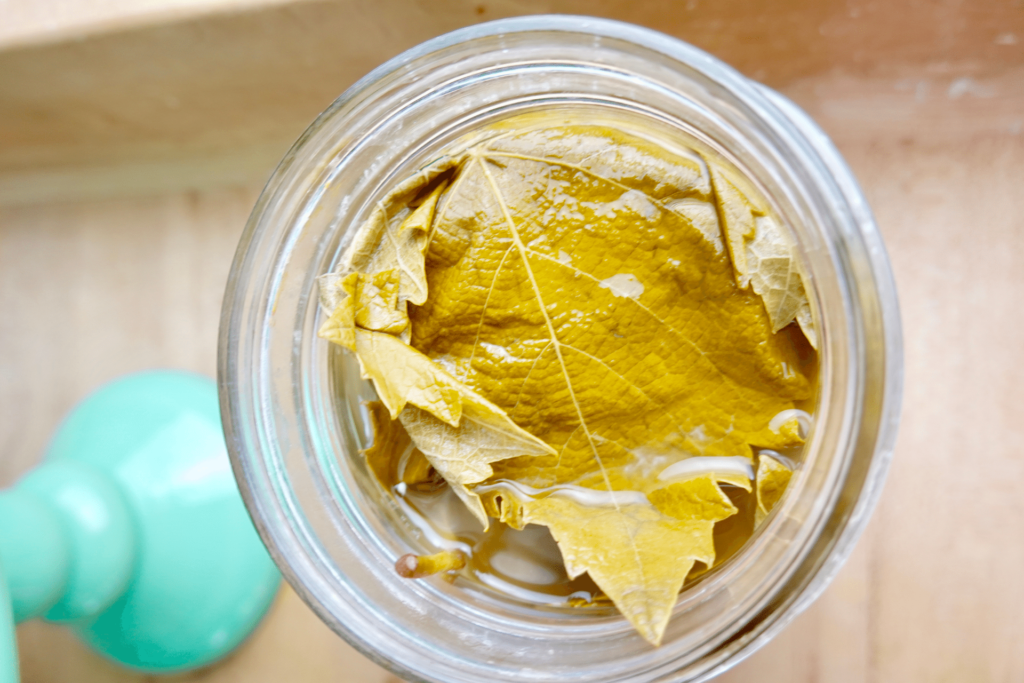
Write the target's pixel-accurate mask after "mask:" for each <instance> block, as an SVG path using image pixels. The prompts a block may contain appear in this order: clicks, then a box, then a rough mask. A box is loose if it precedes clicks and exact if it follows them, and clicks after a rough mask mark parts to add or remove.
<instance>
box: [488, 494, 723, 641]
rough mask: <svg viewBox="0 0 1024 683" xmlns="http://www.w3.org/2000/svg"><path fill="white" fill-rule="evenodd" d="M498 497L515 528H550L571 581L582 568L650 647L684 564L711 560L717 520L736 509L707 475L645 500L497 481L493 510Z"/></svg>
mask: <svg viewBox="0 0 1024 683" xmlns="http://www.w3.org/2000/svg"><path fill="white" fill-rule="evenodd" d="M496 496H500V497H501V499H502V504H501V505H500V506H497V507H498V509H497V511H496V516H500V518H501V519H502V521H505V522H506V523H509V524H511V525H512V526H516V527H518V528H522V527H523V526H524V525H526V524H542V525H544V526H546V527H548V528H549V529H550V530H551V535H552V536H553V537H554V539H555V540H556V541H557V542H558V547H559V549H560V550H561V552H562V559H563V561H564V562H565V568H566V572H567V573H568V575H569V578H576V577H578V576H580V575H581V574H583V573H584V572H587V573H588V574H589V575H590V577H591V578H592V579H593V580H594V581H595V582H596V583H597V585H598V586H600V587H601V590H602V591H604V593H605V594H606V595H607V596H608V597H609V598H610V599H611V600H612V602H613V603H614V604H615V606H616V607H617V608H618V610H619V611H620V612H621V613H622V614H623V616H625V617H626V618H627V619H628V620H629V621H630V623H632V624H633V626H634V627H636V629H637V631H638V632H639V633H640V635H641V636H643V637H644V638H645V639H646V640H648V641H649V642H650V643H652V644H654V645H657V644H658V643H659V642H660V641H661V637H662V635H663V634H664V632H665V626H666V625H667V624H668V620H669V617H670V616H671V614H672V607H673V606H674V605H675V603H676V596H677V595H678V594H679V590H680V589H681V588H682V585H683V580H684V579H685V578H686V575H687V574H688V573H689V572H690V569H691V568H692V567H693V565H694V564H695V563H696V562H703V563H704V564H706V565H708V566H710V565H711V564H712V563H713V562H714V560H715V548H714V542H713V540H712V531H713V529H714V525H715V522H718V521H721V520H723V519H726V518H727V517H729V516H730V515H733V514H735V513H736V507H735V506H734V505H733V504H732V502H731V501H730V500H729V498H728V497H727V496H726V495H725V494H724V493H722V491H721V489H720V488H719V487H718V484H717V483H716V481H715V478H714V476H713V475H705V476H699V477H695V478H693V479H690V480H688V481H685V482H677V483H673V484H670V485H669V486H667V487H664V488H662V489H658V490H656V491H654V492H652V493H651V494H650V495H649V496H647V497H645V496H643V495H642V494H638V493H636V492H612V493H608V492H599V491H587V490H585V489H575V488H565V489H555V490H554V491H552V492H549V493H548V495H542V496H538V497H532V496H524V495H522V494H521V493H519V494H516V493H515V488H514V487H508V486H507V485H505V486H503V485H501V484H497V485H495V487H493V488H492V489H491V491H489V493H488V494H486V495H485V496H484V499H485V502H487V503H488V507H489V508H491V509H492V510H493V509H494V507H495V506H494V502H493V501H494V499H495V497H496ZM652 503H653V504H652ZM637 576H642V577H643V579H642V580H640V581H638V580H637Z"/></svg>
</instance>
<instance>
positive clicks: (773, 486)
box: [754, 453, 793, 526]
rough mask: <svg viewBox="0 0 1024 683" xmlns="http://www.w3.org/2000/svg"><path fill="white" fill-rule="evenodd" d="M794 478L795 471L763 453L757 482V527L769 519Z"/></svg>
mask: <svg viewBox="0 0 1024 683" xmlns="http://www.w3.org/2000/svg"><path fill="white" fill-rule="evenodd" d="M792 478H793V470H791V469H790V468H789V466H788V465H786V464H785V463H784V462H782V461H781V460H779V459H777V458H774V457H772V456H771V455H768V454H767V453H761V454H760V455H759V456H758V464H757V481H756V484H755V488H756V490H757V511H756V513H755V521H754V523H755V524H756V525H757V526H760V525H761V522H763V521H764V520H765V518H766V517H768V514H769V513H770V512H771V511H772V510H773V509H774V508H775V505H776V503H778V502H779V499H780V498H782V494H783V493H785V492H786V487H787V486H789V480H790V479H792Z"/></svg>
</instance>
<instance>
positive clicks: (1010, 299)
mask: <svg viewBox="0 0 1024 683" xmlns="http://www.w3.org/2000/svg"><path fill="white" fill-rule="evenodd" d="M550 12H555V13H567V14H593V15H599V16H605V17H611V18H616V19H621V20H626V21H631V22H634V23H638V24H642V25H645V26H649V27H651V28H655V29H657V30H660V31H664V32H666V33H669V34H671V35H674V36H677V37H679V38H682V39H683V40H686V41H688V42H691V43H693V44H695V45H697V46H698V47H701V48H703V49H705V50H708V51H709V52H711V53H713V54H714V55H716V56H718V57H720V58H721V59H723V60H725V61H726V62H728V63H730V64H732V65H733V66H735V67H736V68H737V69H739V70H740V71H742V72H743V73H745V74H746V75H748V76H751V77H753V78H755V79H757V80H759V81H762V82H764V83H766V84H768V85H769V86H771V87H773V88H776V89H778V90H779V91H781V92H782V93H784V94H785V95H787V96H789V97H790V98H792V99H793V100H794V101H795V102H797V103H798V104H799V105H800V106H802V107H804V108H805V109H806V110H807V111H808V112H809V113H810V114H811V115H812V116H813V117H814V118H815V119H816V120H817V121H818V122H819V123H820V124H821V125H822V126H823V127H824V128H825V130H826V131H827V132H828V133H829V134H830V135H831V136H832V138H833V140H834V141H835V143H836V144H837V146H838V147H839V149H840V150H841V152H842V153H843V154H844V155H845V157H846V159H847V160H848V161H849V163H850V164H851V166H852V167H853V169H854V171H855V173H856V174H857V176H858V177H859V179H860V181H861V183H862V184H863V186H864V189H865V191H866V194H867V196H868V198H869V200H870V202H871V204H872V207H873V209H874V211H875V213H876V216H877V219H878V222H879V225H880V228H881V231H882V233H883V235H884V238H885V240H886V243H887V245H888V248H889V251H890V256H891V258H892V261H893V266H894V269H895V273H896V280H897V284H898V288H899V295H900V300H901V305H902V311H903V322H904V332H905V354H906V391H905V398H904V411H903V421H902V426H901V429H900V436H899V440H898V446H897V452H896V458H895V461H894V464H893V468H892V471H891V474H890V477H889V481H888V484H887V486H886V490H885V493H884V495H883V498H882V501H881V504H880V506H879V508H878V510H877V512H876V514H875V516H874V518H873V520H872V522H871V523H870V525H869V527H868V531H867V533H866V534H865V536H864V537H863V539H862V540H861V542H860V544H859V545H858V547H857V550H856V551H855V553H854V555H853V557H852V559H851V560H850V562H849V563H848V565H847V566H846V567H845V568H844V569H843V570H842V571H841V572H840V573H839V575H838V576H837V577H836V579H835V581H834V583H833V584H832V586H831V587H830V588H829V589H828V590H827V592H826V593H825V594H824V595H823V596H822V598H821V599H819V600H818V601H817V603H815V604H814V605H813V606H812V607H811V608H810V609H809V610H808V611H807V612H806V613H804V614H803V615H802V616H800V617H799V618H797V619H796V620H795V621H794V622H793V623H792V624H791V625H790V627H789V628H788V629H787V630H786V631H785V632H784V633H783V634H782V635H781V636H779V637H778V638H777V639H776V640H774V641H773V642H772V643H770V644H769V645H768V646H767V647H765V648H764V649H763V650H761V651H760V652H758V653H757V654H755V655H754V656H753V657H751V658H750V659H749V660H747V661H746V662H744V663H742V664H740V665H739V666H737V667H736V668H735V669H734V670H732V671H731V672H729V673H727V674H726V675H724V676H722V677H721V678H720V679H719V680H721V681H723V683H724V682H728V683H740V682H743V683H748V682H749V683H753V682H755V681H756V682H757V683H776V682H779V683H803V682H806V683H812V682H816V681H827V682H829V683H868V682H870V683H877V682H883V681H884V682H890V681H891V682H894V683H895V682H904V681H928V682H931V681H935V682H947V681H948V682H951V683H965V682H970V683H973V682H989V681H992V682H1004V681H1005V682H1011V681H1013V682H1015V681H1021V680H1024V637H1022V636H1024V581H1021V567H1022V566H1024V455H1022V451H1021V449H1022V447H1024V315H1022V313H1021V302H1022V301H1024V267H1022V266H1024V218H1022V216H1024V2H1021V1H1020V0H973V1H972V0H775V1H773V2H758V1H756V0H648V1H644V0H589V1H583V0H577V1H571V0H565V1H558V0H525V1H520V0H474V1H470V0H430V1H427V0H373V1H372V2H369V1H364V0H340V1H332V2H314V1H306V0H78V1H76V0H0V487H3V486H7V485H10V484H11V483H12V482H13V481H14V480H15V479H16V478H17V477H18V476H19V475H20V474H21V473H22V472H24V471H26V470H27V469H28V468H30V467H31V466H32V465H33V464H34V463H35V462H37V461H38V459H39V458H40V456H41V454H42V452H43V450H44V448H45V445H46V442H47V440H48V438H49V436H50V434H51V433H52V432H53V430H54V428H55V427H56V424H57V422H58V420H59V419H60V417H61V416H62V415H63V414H64V413H65V412H66V411H67V410H69V409H70V408H71V407H72V405H73V404H74V403H75V402H76V401H77V400H79V399H80V398H81V397H82V396H84V395H85V394H86V393H87V392H88V391H90V390H92V389H94V388H95V387H97V386H98V385H99V384H100V383H102V382H105V381H107V380H109V379H112V378H114V377H116V376H118V375H120V374H122V373H126V372H131V371H135V370H141V369H147V368H153V367H170V368H184V369H190V370H196V371H200V372H203V373H206V374H208V375H211V376H212V375H213V374H214V372H215V363H216V336H217V326H218V320H219V314H220V303H221V296H222V294H223V290H224V284H225V279H226V276H227V272H228V268H229V266H230V262H231V258H232V256H233V253H234V249H235V244H236V242H237V240H238V237H239V235H240V233H241V230H242V228H243V225H244V223H245V220H246V217H247V216H248V213H249V211H250V209H251V207H252V205H253V203H254V202H255V199H256V197H257V195H258V193H259V190H260V187H261V185H262V183H263V182H264V181H265V179H266V178H267V176H268V174H269V173H270V171H271V170H272V168H273V167H274V165H275V163H276V162H277V160H278V159H279V158H280V157H281V156H282V155H283V153H284V152H285V151H286V149H287V148H288V146H289V145H290V144H291V143H292V142H293V141H294V139H295V138H296V137H297V136H298V135H299V134H300V133H301V132H302V131H303V129H304V128H305V127H306V126H307V125H308V124H309V123H310V122H311V121H312V120H313V118H314V117H315V116H316V115H317V114H318V113H319V112H320V111H321V110H323V109H324V108H325V107H326V106H327V105H328V104H330V102H331V101H332V100H333V99H334V98H335V97H337V96H338V95H339V94H340V93H341V92H342V91H343V90H344V89H345V88H346V87H348V86H349V85H350V84H351V83H353V82H354V81H355V80H356V79H357V78H359V77H360V76H362V75H363V74H365V73H366V72H367V71H369V70H370V69H372V68H373V67H375V66H377V65H378V64H380V63H381V62H383V61H384V60H386V59H388V58H390V57H392V56H394V55H395V54H397V53H399V52H401V51H402V50H404V49H406V48H409V47H411V46H413V45H415V44H417V43H419V42H421V41H423V40H425V39H428V38H431V37H433V36H435V35H438V34H440V33H443V32H446V31H449V30H452V29H455V28H458V27H461V26H466V25H469V24H472V23H476V22H480V21H487V20H491V19H497V18H500V17H507V16H514V15H522V14H531V13H550ZM18 640H19V646H20V655H21V666H22V678H23V681H25V683H58V682H66V681H75V682H76V683H92V682H98V681H114V682H118V683H120V682H122V681H123V682H128V681H141V680H149V678H147V677H145V676H142V675H139V674H133V673H127V672H125V671H122V670H120V669H118V668H116V667H115V666H113V665H111V664H108V663H106V662H105V661H103V660H100V659H99V658H98V657H97V656H96V655H93V654H92V653H91V652H89V651H88V650H86V649H85V648H84V646H82V645H80V644H79V643H78V642H77V641H75V640H74V638H73V637H72V636H71V635H70V634H69V633H67V632H66V631H64V630H63V629H62V628H60V627H57V626H52V625H48V624H45V623H41V622H31V623H27V624H24V625H22V626H21V627H20V628H19V630H18ZM173 680H188V681H204V682H205V681H208V682H211V683H212V682H218V683H221V682H224V683H226V682H228V681H243V680H244V681H251V682H254V683H261V682H263V681H281V680H287V681H296V682H299V683H306V682H308V683H319V682H321V681H324V682H326V681H332V682H336V681H343V682H348V681H353V682H360V683H363V682H365V683H385V682H388V683H394V682H396V681H397V680H398V679H396V678H394V677H393V676H391V675H390V674H388V673H387V672H385V671H383V670H382V669H379V668H378V667H376V666H375V665H374V664H372V663H371V662H369V661H367V660H364V659H363V658H362V657H361V656H360V655H359V654H357V653H356V652H354V651H353V650H352V649H351V648H349V647H348V646H347V645H346V644H345V643H344V642H343V641H342V640H341V639H340V638H338V637H336V636H335V635H334V634H333V633H331V632H330V631H329V630H328V629H327V628H326V627H325V626H323V625H322V624H321V623H320V621H319V620H318V619H317V617H316V616H315V615H314V614H313V613H312V612H310V611H309V610H308V609H307V608H306V607H305V605H304V604H303V603H302V602H301V601H300V600H299V599H298V598H297V597H296V596H295V594H294V593H292V592H291V591H290V589H288V588H283V589H282V592H281V594H280V595H279V597H278V600H277V602H276V603H275V606H274V608H273V610H272V612H271V614H270V616H269V618H268V619H267V620H266V621H265V622H264V623H263V625H262V626H261V627H260V629H259V630H258V631H257V633H256V634H255V636H254V637H253V638H251V639H250V640H249V641H248V642H247V643H246V644H245V645H244V646H243V647H242V648H241V649H240V650H239V651H238V652H237V653H235V654H234V655H233V656H231V657H230V658H229V659H228V660H227V661H225V662H223V663H221V664H219V665H216V666H214V667H212V668H209V669H207V670H203V671H200V672H198V673H193V674H189V675H186V676H180V677H176V678H175V679H173Z"/></svg>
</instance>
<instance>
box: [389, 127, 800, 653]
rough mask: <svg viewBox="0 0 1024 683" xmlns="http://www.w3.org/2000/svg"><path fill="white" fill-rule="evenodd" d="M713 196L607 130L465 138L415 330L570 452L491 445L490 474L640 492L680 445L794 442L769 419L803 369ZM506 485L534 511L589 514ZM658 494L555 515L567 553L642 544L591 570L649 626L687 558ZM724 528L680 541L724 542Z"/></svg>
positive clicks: (664, 609)
mask: <svg viewBox="0 0 1024 683" xmlns="http://www.w3.org/2000/svg"><path fill="white" fill-rule="evenodd" d="M709 193H710V181H709V179H708V176H707V171H706V164H704V163H703V162H702V161H701V160H700V159H699V158H694V157H693V156H690V155H674V154H671V153H668V152H666V151H665V150H663V149H659V148H657V147H656V146H653V145H651V144H649V143H647V142H646V141H643V140H639V139H637V138H634V137H632V136H629V135H626V134H624V133H620V132H618V131H615V130H611V129H608V128H605V127H591V126H561V127H550V128H546V129H542V130H527V131H521V132H512V133H506V134H503V135H501V136H498V137H495V138H493V139H491V140H488V141H485V142H483V143H481V144H479V145H477V146H475V147H473V148H471V149H470V150H468V151H467V153H466V156H465V159H464V160H463V162H462V164H461V166H460V167H459V169H458V173H457V175H456V177H455V178H454V179H453V180H452V181H451V184H450V186H449V187H448V189H447V190H446V191H445V194H444V195H443V196H442V197H441V199H440V201H439V203H438V206H437V209H436V214H435V217H434V223H433V226H432V228H431V233H430V242H429V244H428V247H427V252H426V258H427V261H426V263H427V268H426V272H427V281H428V291H429V296H428V298H427V300H426V302H425V303H424V304H423V305H420V306H411V307H410V309H409V315H410V320H411V324H412V338H411V344H412V345H413V346H414V347H416V348H417V349H419V350H420V351H422V352H423V353H424V354H425V355H426V356H427V357H429V358H430V359H432V360H434V361H435V362H436V363H438V364H439V365H443V366H444V367H445V368H447V369H449V370H450V371H451V373H452V374H453V375H454V376H455V377H458V378H459V379H460V380H462V381H464V382H465V383H466V384H467V385H468V386H470V387H473V389H474V390H476V391H478V392H479V393H480V394H481V395H483V396H486V397H488V399H489V400H491V401H493V402H494V404H495V405H496V406H498V407H499V408H501V409H503V410H504V411H505V412H506V413H507V414H508V415H509V416H510V417H511V418H512V419H513V421H515V422H516V424H518V425H520V426H521V427H523V428H524V429H526V431H528V432H529V433H531V434H533V435H534V436H536V437H539V438H540V439H542V440H543V441H544V442H546V443H547V444H549V445H550V446H551V447H552V448H554V449H555V451H556V453H554V454H551V455H541V456H532V457H517V458H512V459H508V460H501V461H495V462H493V463H491V464H492V466H493V469H494V472H495V474H494V476H493V477H491V479H490V481H491V482H495V481H499V480H500V481H512V482H517V483H518V484H521V485H523V486H526V487H528V488H529V490H533V491H543V490H545V489H548V488H551V487H560V486H573V487H577V488H579V489H583V490H594V491H599V492H604V493H608V492H610V491H624V492H629V493H631V494H637V495H640V496H646V495H648V494H651V493H652V492H653V491H656V490H658V489H659V488H662V487H663V483H662V482H660V481H659V474H660V473H661V472H663V471H664V470H665V469H666V468H668V467H669V466H670V465H672V464H673V463H675V462H678V461H681V460H684V459H687V458H692V457H696V456H732V457H737V456H738V457H740V458H745V459H747V460H751V459H752V450H751V447H750V446H751V444H755V443H756V444H757V445H761V446H766V447H775V448H777V447H784V446H791V445H794V444H793V443H792V440H791V439H790V438H789V437H787V436H786V435H783V434H779V433H776V432H775V431H773V430H771V429H769V428H768V424H769V422H770V421H771V419H772V417H773V416H775V415H776V414H778V413H779V412H781V411H783V410H789V409H792V408H793V407H794V402H795V401H798V400H803V399H806V398H808V397H809V396H810V391H811V387H810V384H809V381H808V379H807V378H806V377H805V376H804V375H803V374H802V373H801V372H800V370H799V368H800V367H801V365H800V363H799V362H798V356H797V352H796V350H795V349H794V348H793V346H792V343H791V341H790V340H788V338H786V337H785V336H784V335H778V336H777V335H774V334H773V326H772V322H771V320H770V319H769V317H768V315H767V314H766V311H765V307H764V305H763V303H762V301H761V300H760V298H759V297H758V295H757V294H756V293H754V292H750V291H744V290H742V289H740V288H739V287H737V284H736V279H735V277H734V271H733V265H732V263H731V261H730V259H729V255H728V253H727V252H726V250H725V249H724V248H723V247H722V244H721V241H720V240H719V241H717V242H716V241H715V240H712V239H708V237H707V236H706V234H705V233H706V230H707V225H706V224H705V225H698V224H697V223H698V222H699V221H698V219H697V218H695V216H699V215H700V214H699V212H694V211H693V210H692V209H693V207H694V206H698V205H700V204H701V203H705V202H707V201H708V199H709ZM681 206H682V207H688V208H689V209H690V211H689V212H685V211H681V210H679V207H681ZM705 217H706V214H705ZM705 223H706V221H705ZM519 490H522V489H519ZM719 494H720V492H719ZM506 495H507V496H509V497H511V498H514V499H515V503H516V505H515V506H514V507H515V508H517V509H519V510H521V514H522V515H524V516H525V518H526V519H528V520H530V521H535V522H537V523H546V522H545V521H543V520H548V521H551V522H552V523H554V521H552V520H554V519H556V517H557V515H562V514H564V515H565V517H564V519H565V520H568V518H569V516H571V515H577V516H579V515H581V514H582V513H581V512H580V511H579V510H577V509H576V507H581V506H576V507H574V508H567V507H566V504H563V503H559V504H558V505H559V507H558V509H557V511H552V510H551V506H552V505H555V503H553V502H550V501H549V498H550V497H541V498H540V499H539V500H540V501H549V502H543V503H542V502H534V501H533V499H531V498H530V497H529V496H526V497H524V496H522V495H520V494H517V493H515V492H512V493H508V494H506ZM628 497H629V498H633V496H628ZM650 502H651V501H648V502H647V503H642V502H641V503H636V505H639V506H640V507H641V508H644V510H646V512H644V513H643V514H642V515H641V513H640V512H638V511H637V510H635V509H633V508H629V509H628V510H627V509H626V508H627V507H628V506H620V507H621V509H620V508H616V507H612V508H608V507H601V508H600V509H595V510H594V511H593V513H592V517H593V520H592V521H590V522H588V523H587V524H586V525H585V527H586V529H587V531H586V534H585V536H582V537H580V538H577V539H574V538H571V536H572V533H573V529H579V528H582V525H581V524H580V523H577V524H576V525H570V524H569V522H568V521H564V522H559V523H560V524H564V532H563V533H562V535H561V541H564V543H563V552H564V551H565V544H570V545H572V547H574V548H576V547H578V548H584V547H589V548H590V553H589V554H587V553H583V552H582V551H580V552H576V554H575V557H576V558H577V560H576V561H575V564H573V570H580V569H582V570H587V571H590V569H589V567H588V566H587V564H586V563H587V562H591V563H596V562H598V558H599V557H600V556H602V555H607V556H609V557H616V558H618V557H620V556H626V555H628V556H630V557H635V558H637V559H636V562H634V563H632V564H630V563H627V564H622V563H620V562H618V561H617V560H616V562H614V563H611V564H607V565H602V566H601V567H598V566H597V565H594V571H593V572H591V575H592V577H593V578H594V579H595V580H596V581H597V583H598V585H599V586H600V587H601V588H602V590H604V591H605V592H606V593H608V594H609V596H610V597H612V599H613V600H614V601H615V602H616V604H617V606H618V607H619V608H620V609H621V610H622V611H623V613H624V614H627V616H628V617H629V618H630V619H631V620H632V621H633V623H634V625H635V626H636V627H637V628H638V630H640V631H641V632H643V633H645V634H647V635H648V636H650V639H651V640H652V642H653V641H657V640H659V639H660V634H661V632H662V631H663V629H664V622H663V621H661V615H665V614H668V612H669V611H670V610H671V607H672V604H674V602H675V593H674V592H672V591H671V590H667V589H666V587H671V586H675V587H676V590H678V587H679V586H680V585H682V581H683V579H684V578H685V576H686V573H687V572H688V571H689V566H688V565H687V563H686V562H677V563H673V562H665V561H662V560H654V559H653V558H655V557H656V556H659V555H660V554H663V553H664V552H665V550H664V548H663V547H662V548H659V547H657V544H658V543H662V544H663V545H664V543H665V542H666V541H665V538H664V537H663V534H665V533H668V532H667V531H665V529H666V527H665V526H664V525H665V524H670V520H671V518H670V517H668V516H667V515H665V514H664V513H662V512H660V511H659V510H658V509H657V508H655V507H654V506H653V505H651V504H650ZM538 505H540V508H537V507H536V506H538ZM631 505H632V504H631ZM645 506H647V507H645ZM586 507H587V506H586V505H582V508H586ZM582 508H581V509H582ZM570 513H571V514H570ZM508 514H513V515H514V514H519V513H508ZM588 514H589V513H588ZM638 515H640V517H638ZM620 517H621V519H619V521H614V520H616V519H618V518H620ZM641 518H642V519H643V520H644V521H645V524H647V526H645V525H641V524H639V523H638V522H637V521H636V520H637V519H641ZM588 519H589V518H588ZM579 520H580V521H581V520H582V517H580V518H579ZM651 525H653V526H651ZM712 527H713V523H708V524H706V525H704V526H702V527H701V529H702V531H701V533H700V534H696V536H695V535H694V534H693V533H690V532H688V533H690V535H689V536H688V537H687V538H689V539H690V540H689V541H687V542H688V543H696V538H697V536H700V543H699V544H697V545H695V546H693V547H691V548H690V549H689V550H687V551H685V552H684V551H682V550H680V546H678V545H676V546H673V548H674V549H673V551H672V552H673V553H676V554H677V555H679V556H680V557H688V556H696V555H698V554H699V553H697V551H696V550H694V548H705V549H706V548H711V547H713V546H712V539H711V529H712ZM688 528H689V527H688ZM641 531H642V532H641ZM581 533H582V532H581ZM556 538H559V535H558V534H556ZM673 538H676V537H673ZM677 540H678V539H677ZM675 542H676V541H675V540H674V541H673V543H675ZM678 542H679V543H682V542H683V541H681V540H678ZM705 557H706V556H705ZM579 558H585V559H583V560H581V559H579ZM652 563H653V564H652ZM648 564H650V566H648ZM691 564H692V563H691ZM595 572H596V573H597V575H595ZM665 572H669V573H670V575H665ZM654 584H657V586H658V587H657V588H653V587H651V586H653V585H654ZM616 595H619V596H625V595H630V596H635V597H636V598H637V599H639V600H641V601H645V602H646V604H645V606H644V607H642V608H640V607H637V605H636V604H630V605H624V604H620V603H621V602H622V600H621V599H620V600H616V598H615V596H616ZM655 616H656V617H657V618H655ZM652 619H653V621H652Z"/></svg>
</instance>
